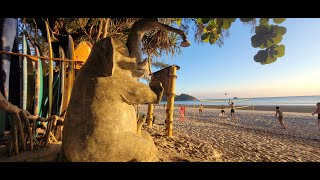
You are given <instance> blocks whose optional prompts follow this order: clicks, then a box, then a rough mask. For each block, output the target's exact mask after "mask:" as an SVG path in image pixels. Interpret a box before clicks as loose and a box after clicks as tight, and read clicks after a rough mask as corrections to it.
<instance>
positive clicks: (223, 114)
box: [221, 105, 226, 116]
mask: <svg viewBox="0 0 320 180" xmlns="http://www.w3.org/2000/svg"><path fill="white" fill-rule="evenodd" d="M225 108H226V107H225V106H224V105H222V106H221V116H226V112H225V111H224V109H225Z"/></svg>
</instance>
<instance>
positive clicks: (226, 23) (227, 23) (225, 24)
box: [222, 18, 235, 29]
mask: <svg viewBox="0 0 320 180" xmlns="http://www.w3.org/2000/svg"><path fill="white" fill-rule="evenodd" d="M234 20H235V18H222V21H223V25H222V28H223V29H229V28H230V26H231V23H233V22H234Z"/></svg>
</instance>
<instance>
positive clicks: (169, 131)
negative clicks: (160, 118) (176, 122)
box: [166, 65, 177, 137]
mask: <svg viewBox="0 0 320 180" xmlns="http://www.w3.org/2000/svg"><path fill="white" fill-rule="evenodd" d="M176 72H177V66H175V65H173V66H171V68H170V79H169V89H168V94H167V95H168V102H167V103H168V104H167V110H166V112H167V116H166V127H167V135H168V136H169V137H171V136H172V128H173V112H174V98H175V87H176V79H177V75H176Z"/></svg>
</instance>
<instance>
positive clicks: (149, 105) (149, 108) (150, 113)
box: [147, 103, 154, 128]
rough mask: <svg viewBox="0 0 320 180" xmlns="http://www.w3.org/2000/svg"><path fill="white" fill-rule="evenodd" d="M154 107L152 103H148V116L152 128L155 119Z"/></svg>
mask: <svg viewBox="0 0 320 180" xmlns="http://www.w3.org/2000/svg"><path fill="white" fill-rule="evenodd" d="M153 107H154V105H153V104H152V103H150V104H148V116H147V123H148V126H149V128H152V121H153Z"/></svg>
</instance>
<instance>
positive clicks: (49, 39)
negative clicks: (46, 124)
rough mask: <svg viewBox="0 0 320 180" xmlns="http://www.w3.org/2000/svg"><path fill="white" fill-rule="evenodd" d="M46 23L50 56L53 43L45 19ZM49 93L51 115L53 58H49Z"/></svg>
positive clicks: (50, 111)
mask: <svg viewBox="0 0 320 180" xmlns="http://www.w3.org/2000/svg"><path fill="white" fill-rule="evenodd" d="M45 24H46V31H47V40H48V45H49V58H52V57H53V52H52V45H51V37H50V34H51V33H50V30H49V24H48V22H47V21H45ZM48 84H49V93H48V98H49V109H48V116H49V117H50V116H51V113H52V104H53V99H52V93H53V62H52V59H50V60H49V82H48Z"/></svg>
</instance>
